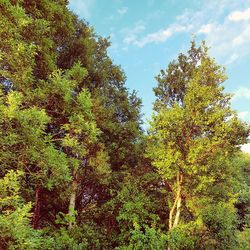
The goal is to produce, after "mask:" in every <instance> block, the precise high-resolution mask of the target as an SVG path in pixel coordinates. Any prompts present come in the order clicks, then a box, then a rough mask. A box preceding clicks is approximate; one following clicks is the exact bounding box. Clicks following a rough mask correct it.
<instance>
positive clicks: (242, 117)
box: [238, 111, 249, 119]
mask: <svg viewBox="0 0 250 250" xmlns="http://www.w3.org/2000/svg"><path fill="white" fill-rule="evenodd" d="M248 114H249V112H248V111H242V112H239V113H238V116H239V118H241V119H245V118H246V117H247V116H248Z"/></svg>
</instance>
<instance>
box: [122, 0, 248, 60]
mask: <svg viewBox="0 0 250 250" xmlns="http://www.w3.org/2000/svg"><path fill="white" fill-rule="evenodd" d="M249 4H250V1H249V0H239V1H228V0H220V1H207V2H206V3H204V4H203V5H201V7H200V9H199V10H198V11H193V10H191V9H186V10H185V11H184V12H183V13H182V14H181V15H179V16H177V17H176V19H175V21H174V22H173V23H171V24H169V25H168V26H167V27H165V28H162V29H159V30H156V31H155V32H150V33H146V28H145V27H146V25H144V30H143V32H137V33H135V32H132V33H128V34H126V37H125V38H124V40H123V41H124V43H126V44H127V45H134V46H137V47H139V48H142V47H144V46H146V45H148V44H151V43H164V42H166V41H167V40H168V39H169V38H170V37H172V36H175V35H177V34H180V33H186V34H188V35H189V36H190V35H191V34H193V33H194V34H196V35H197V38H199V39H205V40H206V42H207V44H208V46H209V47H211V54H212V56H215V57H216V58H217V59H218V61H219V63H223V64H231V63H233V62H235V61H237V60H239V59H240V58H242V57H244V56H246V55H249V54H250V8H247V7H246V6H249ZM238 6H242V8H243V9H242V10H238V9H237V7H238ZM244 7H245V9H244ZM211 13H213V15H211ZM240 21H242V22H240ZM132 30H134V29H133V28H132ZM131 34H132V35H131Z"/></svg>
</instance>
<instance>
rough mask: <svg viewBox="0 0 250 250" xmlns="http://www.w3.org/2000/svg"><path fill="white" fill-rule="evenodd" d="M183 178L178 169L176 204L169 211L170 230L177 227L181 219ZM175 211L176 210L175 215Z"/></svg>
mask: <svg viewBox="0 0 250 250" xmlns="http://www.w3.org/2000/svg"><path fill="white" fill-rule="evenodd" d="M182 178H183V177H182V175H181V174H180V172H179V171H178V173H177V176H176V184H177V191H176V195H175V200H174V204H173V206H172V208H171V210H170V212H169V219H168V228H169V230H171V229H172V228H174V227H176V226H177V225H178V223H179V220H180V213H181V183H182ZM175 211H176V212H175ZM174 212H175V215H174Z"/></svg>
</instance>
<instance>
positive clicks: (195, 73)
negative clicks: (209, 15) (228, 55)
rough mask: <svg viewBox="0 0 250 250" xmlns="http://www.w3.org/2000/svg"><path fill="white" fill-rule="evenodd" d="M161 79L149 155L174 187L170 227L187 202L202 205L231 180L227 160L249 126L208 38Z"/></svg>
mask: <svg viewBox="0 0 250 250" xmlns="http://www.w3.org/2000/svg"><path fill="white" fill-rule="evenodd" d="M156 79H157V80H158V83H159V84H158V86H157V87H156V88H155V89H154V91H155V94H156V97H157V100H156V102H155V110H156V111H157V112H156V113H155V114H154V115H153V118H152V121H151V123H150V125H151V127H150V134H149V146H148V148H147V155H148V157H150V158H151V159H152V164H153V165H154V166H155V167H156V169H157V170H158V172H159V174H160V175H161V176H162V179H163V181H164V182H165V184H166V186H167V187H168V189H169V190H170V199H169V208H168V209H169V216H168V223H167V224H168V229H169V230H171V229H172V228H175V227H176V226H178V225H179V223H180V220H181V214H182V207H183V208H184V207H189V208H190V207H191V205H190V204H189V203H190V202H191V201H192V202H196V203H197V204H199V199H200V201H201V200H202V196H203V197H204V193H206V195H207V198H208V200H209V191H208V190H210V191H211V189H212V188H213V187H214V186H216V185H217V184H218V183H221V184H222V183H225V182H226V181H228V180H229V179H230V176H231V173H232V171H233V170H232V168H231V167H230V164H228V163H227V162H228V159H230V157H231V156H232V155H233V154H234V153H235V152H237V151H238V150H239V145H240V144H242V143H245V142H246V141H247V136H248V134H249V127H247V126H246V124H244V123H242V122H241V121H240V120H239V119H238V118H237V115H236V113H235V112H234V111H232V109H231V108H230V95H228V94H225V93H224V92H223V86H221V84H222V83H223V82H224V81H225V80H226V76H225V73H224V70H223V69H222V68H221V67H220V66H218V65H217V64H216V63H215V61H214V60H213V59H212V58H211V57H209V55H208V53H207V47H206V46H205V44H204V43H203V44H202V45H201V46H200V47H198V48H197V47H196V46H195V43H194V42H192V45H191V48H190V50H189V51H188V54H187V55H183V54H180V55H179V57H178V60H177V61H173V62H172V63H170V64H169V67H168V69H167V70H166V71H163V70H162V71H161V74H160V75H159V76H157V77H156ZM221 173H223V175H222V174H221ZM202 194H203V195H202ZM212 196H213V194H212V193H210V199H212ZM228 196H230V195H228ZM197 198H198V199H197ZM193 208H194V207H193ZM183 210H184V209H183ZM191 210H192V209H191ZM192 212H193V213H194V211H192ZM183 219H184V218H183Z"/></svg>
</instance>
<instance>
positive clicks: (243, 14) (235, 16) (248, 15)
mask: <svg viewBox="0 0 250 250" xmlns="http://www.w3.org/2000/svg"><path fill="white" fill-rule="evenodd" d="M228 19H229V20H230V21H234V22H238V21H246V20H249V19H250V8H248V9H246V10H243V11H233V12H232V13H230V14H229V16H228Z"/></svg>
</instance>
